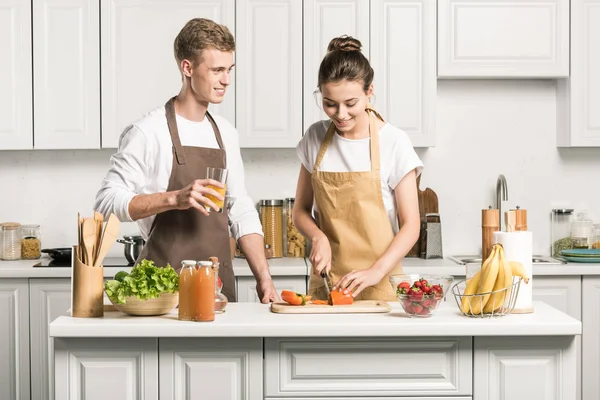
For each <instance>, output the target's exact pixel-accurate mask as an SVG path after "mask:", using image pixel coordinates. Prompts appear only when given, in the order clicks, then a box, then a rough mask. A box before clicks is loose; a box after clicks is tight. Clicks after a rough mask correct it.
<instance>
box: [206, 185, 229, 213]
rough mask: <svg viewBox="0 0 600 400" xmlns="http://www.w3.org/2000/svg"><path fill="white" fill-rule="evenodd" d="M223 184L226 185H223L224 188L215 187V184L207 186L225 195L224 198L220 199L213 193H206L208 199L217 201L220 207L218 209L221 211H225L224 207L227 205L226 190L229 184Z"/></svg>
mask: <svg viewBox="0 0 600 400" xmlns="http://www.w3.org/2000/svg"><path fill="white" fill-rule="evenodd" d="M223 186H224V187H222V188H218V187H215V186H213V185H208V186H206V187H207V188H211V189H213V190H215V191H216V192H217V193H220V194H221V195H222V196H223V200H219V199H217V198H216V197H215V196H213V195H212V194H207V195H206V198H207V199H210V200H212V201H213V203H215V205H216V206H217V207H219V211H217V212H219V213H222V212H223V207H224V206H225V192H226V191H227V185H223ZM207 209H208V208H207Z"/></svg>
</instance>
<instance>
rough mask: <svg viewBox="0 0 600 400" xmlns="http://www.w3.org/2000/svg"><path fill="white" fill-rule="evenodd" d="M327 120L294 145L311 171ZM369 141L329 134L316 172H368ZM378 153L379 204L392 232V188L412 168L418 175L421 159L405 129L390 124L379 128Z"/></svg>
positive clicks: (394, 211)
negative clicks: (380, 196)
mask: <svg viewBox="0 0 600 400" xmlns="http://www.w3.org/2000/svg"><path fill="white" fill-rule="evenodd" d="M330 123H331V121H330V120H324V121H319V122H315V123H314V124H312V125H311V126H310V127H309V128H308V129H307V131H306V133H305V134H304V137H303V138H302V140H300V143H298V146H297V147H296V152H297V154H298V157H299V158H300V162H301V163H302V165H303V166H304V168H306V169H307V170H308V172H310V173H311V174H312V172H313V167H314V164H315V160H316V159H317V154H318V152H319V149H320V147H321V143H323V140H324V139H325V134H326V133H327V128H328V127H329V124H330ZM370 141H371V139H370V138H365V139H359V140H351V139H345V138H343V137H341V136H340V135H338V134H335V135H333V140H332V141H331V144H330V145H329V147H328V148H327V151H326V152H325V156H324V157H323V160H322V161H321V164H320V165H319V171H326V172H360V171H370V170H371V154H370V147H369V145H370ZM379 154H380V156H379V158H380V163H381V165H380V170H381V193H382V195H383V204H384V206H385V209H386V211H387V214H388V217H389V219H390V223H391V224H392V228H393V230H394V233H397V232H398V210H397V208H396V201H395V198H394V189H395V188H396V186H398V183H400V181H401V180H402V178H404V176H405V175H406V174H408V173H409V172H410V171H412V170H413V169H415V168H416V170H417V171H416V172H417V176H418V175H419V174H420V173H421V170H422V169H423V162H422V161H421V159H420V158H419V156H418V155H417V153H416V152H415V150H414V148H413V146H412V143H411V141H410V138H409V137H408V135H407V134H406V132H404V131H403V130H401V129H398V128H396V127H395V126H393V125H390V124H385V125H384V126H383V127H382V128H381V129H380V130H379ZM315 210H316V205H315Z"/></svg>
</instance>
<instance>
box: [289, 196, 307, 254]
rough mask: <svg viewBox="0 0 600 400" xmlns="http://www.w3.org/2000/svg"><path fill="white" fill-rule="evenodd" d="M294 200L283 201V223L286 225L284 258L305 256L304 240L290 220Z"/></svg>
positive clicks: (290, 198) (291, 219) (291, 198)
mask: <svg viewBox="0 0 600 400" xmlns="http://www.w3.org/2000/svg"><path fill="white" fill-rule="evenodd" d="M295 200H296V199H295V198H293V197H288V198H287V199H285V223H286V230H285V232H286V242H285V243H286V246H285V256H286V257H305V256H306V238H305V237H304V235H303V234H301V233H300V232H299V231H298V229H296V225H294V220H293V218H292V211H293V209H294V202H295Z"/></svg>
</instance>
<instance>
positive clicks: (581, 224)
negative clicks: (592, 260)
mask: <svg viewBox="0 0 600 400" xmlns="http://www.w3.org/2000/svg"><path fill="white" fill-rule="evenodd" d="M593 234H594V223H593V222H592V220H591V219H588V218H587V212H586V211H580V212H578V213H577V219H576V220H574V221H573V222H571V239H572V240H573V248H574V249H589V248H590V246H591V244H592V243H591V242H592V239H593Z"/></svg>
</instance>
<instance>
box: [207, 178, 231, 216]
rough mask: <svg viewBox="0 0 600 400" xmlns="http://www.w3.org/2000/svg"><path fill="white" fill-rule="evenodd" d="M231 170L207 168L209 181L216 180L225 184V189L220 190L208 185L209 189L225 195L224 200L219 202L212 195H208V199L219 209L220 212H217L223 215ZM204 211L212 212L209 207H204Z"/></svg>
mask: <svg viewBox="0 0 600 400" xmlns="http://www.w3.org/2000/svg"><path fill="white" fill-rule="evenodd" d="M228 172H229V170H228V169H226V168H215V167H208V168H206V177H207V178H209V179H214V180H215V181H219V182H221V183H222V184H223V188H218V187H215V186H213V185H208V186H207V187H208V188H211V189H213V190H215V191H216V192H218V193H220V194H221V195H223V200H219V199H217V198H216V197H214V196H213V195H212V194H207V195H206V198H208V199H211V200H212V202H213V203H215V205H216V206H217V207H219V211H217V212H218V213H222V212H223V208H224V207H225V192H226V191H227V185H226V182H227V174H228ZM204 209H205V210H206V211H208V212H211V211H212V210H211V208H210V207H209V206H204Z"/></svg>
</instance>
